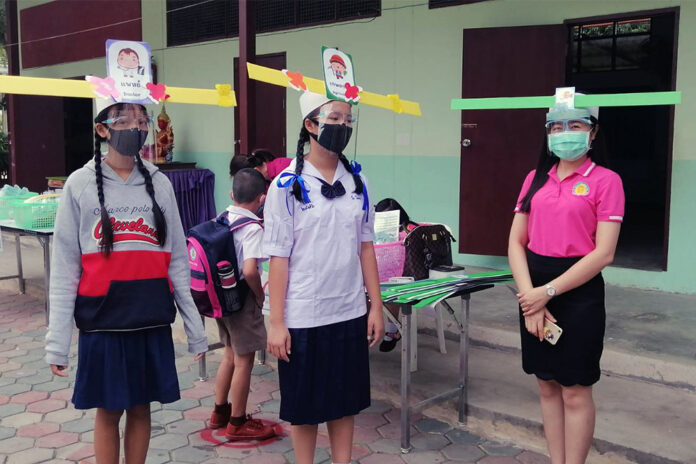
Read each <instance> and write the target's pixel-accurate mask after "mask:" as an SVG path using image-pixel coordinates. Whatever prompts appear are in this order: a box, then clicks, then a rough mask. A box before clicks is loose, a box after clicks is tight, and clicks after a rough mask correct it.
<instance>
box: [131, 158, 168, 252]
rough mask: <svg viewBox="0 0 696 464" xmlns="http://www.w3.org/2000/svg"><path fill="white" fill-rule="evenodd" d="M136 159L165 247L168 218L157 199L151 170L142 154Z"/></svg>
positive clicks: (156, 226)
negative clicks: (141, 156)
mask: <svg viewBox="0 0 696 464" xmlns="http://www.w3.org/2000/svg"><path fill="white" fill-rule="evenodd" d="M135 161H136V162H137V163H138V171H140V174H142V175H143V177H144V178H145V190H147V193H148V195H150V198H151V199H152V213H153V214H154V215H155V228H156V229H157V238H158V239H159V242H160V246H161V247H163V246H164V243H165V242H166V241H167V220H166V219H165V218H164V213H162V208H160V205H159V204H158V203H157V200H155V188H154V187H153V185H152V176H151V175H150V171H148V170H147V168H146V167H145V164H143V160H142V159H141V158H140V154H137V155H135Z"/></svg>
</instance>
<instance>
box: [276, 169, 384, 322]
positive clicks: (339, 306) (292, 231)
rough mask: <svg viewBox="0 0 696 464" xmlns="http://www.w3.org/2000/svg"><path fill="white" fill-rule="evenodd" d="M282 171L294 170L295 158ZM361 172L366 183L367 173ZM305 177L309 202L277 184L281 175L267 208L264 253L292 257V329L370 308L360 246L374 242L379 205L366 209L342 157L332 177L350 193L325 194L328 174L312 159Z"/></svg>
mask: <svg viewBox="0 0 696 464" xmlns="http://www.w3.org/2000/svg"><path fill="white" fill-rule="evenodd" d="M283 172H284V173H285V172H289V173H294V172H295V160H293V161H292V163H290V166H288V167H287V169H285V170H284V171H283ZM281 175H282V173H281ZM361 177H362V180H363V183H364V184H365V187H366V188H367V182H366V178H365V176H363V175H362V174H361ZM302 178H303V179H304V181H305V186H306V187H307V190H308V192H309V200H310V202H309V203H306V204H303V203H302V202H300V201H298V200H297V199H295V197H294V196H293V195H292V189H291V187H287V188H282V187H278V185H277V182H278V179H280V177H277V178H276V179H275V180H274V181H273V183H272V184H271V187H270V188H269V190H268V194H267V197H266V205H265V207H264V237H263V245H264V253H265V254H266V255H268V256H270V257H273V256H278V257H284V258H290V259H289V262H288V286H287V292H286V295H285V323H286V325H287V327H288V328H309V327H317V326H322V325H328V324H334V323H336V322H343V321H347V320H351V319H355V318H357V317H360V316H362V315H364V314H365V313H366V312H367V305H366V301H365V290H364V286H365V284H364V280H363V275H362V268H361V265H360V247H361V243H362V242H372V241H374V219H375V215H374V207H373V205H372V204H369V205H368V208H367V212H366V211H363V209H362V207H363V195H359V194H355V193H353V190H355V182H354V181H353V176H352V175H351V174H350V173H349V172H348V171H347V170H346V168H345V167H344V166H343V165H342V164H341V163H340V162H339V163H338V167H337V168H336V173H335V175H334V181H333V182H334V183H335V182H336V181H339V180H340V181H341V183H342V184H343V187H344V188H345V190H346V193H345V195H342V196H340V197H338V198H334V199H333V200H329V199H328V198H325V197H324V196H323V195H322V194H321V185H322V184H321V182H320V181H319V179H323V177H322V175H321V174H320V173H319V171H318V170H317V169H316V168H315V167H314V166H312V164H311V163H310V162H309V161H307V160H305V162H304V166H303V170H302ZM287 179H289V177H286V178H283V179H281V182H284V181H286V180H287ZM366 218H367V221H366V220H365V219H366Z"/></svg>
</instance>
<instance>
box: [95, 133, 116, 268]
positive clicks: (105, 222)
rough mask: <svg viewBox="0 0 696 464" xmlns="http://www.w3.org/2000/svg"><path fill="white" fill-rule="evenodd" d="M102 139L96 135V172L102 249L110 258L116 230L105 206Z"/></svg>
mask: <svg viewBox="0 0 696 464" xmlns="http://www.w3.org/2000/svg"><path fill="white" fill-rule="evenodd" d="M102 140H103V139H102V138H101V137H100V136H99V134H97V133H96V132H95V133H94V170H95V171H96V173H97V196H98V197H99V207H100V209H101V223H102V241H101V245H100V248H101V250H102V253H104V255H106V256H109V255H110V254H111V251H113V249H114V229H113V227H112V226H111V218H109V213H108V212H107V211H106V207H105V206H104V179H103V177H102V168H101V158H102V156H101V142H102Z"/></svg>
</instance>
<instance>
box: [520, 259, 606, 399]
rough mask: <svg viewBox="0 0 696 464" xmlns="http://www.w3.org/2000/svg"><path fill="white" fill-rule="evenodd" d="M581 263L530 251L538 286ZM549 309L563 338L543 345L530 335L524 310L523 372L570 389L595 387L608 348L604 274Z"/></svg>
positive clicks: (550, 304) (531, 270)
mask: <svg viewBox="0 0 696 464" xmlns="http://www.w3.org/2000/svg"><path fill="white" fill-rule="evenodd" d="M579 260H580V258H553V257H548V256H542V255H538V254H536V253H533V252H531V251H529V250H527V265H528V267H529V274H530V277H531V278H532V284H533V285H534V286H535V287H539V286H543V285H546V284H547V283H549V282H550V281H552V280H553V279H555V278H556V277H558V276H559V275H561V274H563V273H564V272H565V271H567V270H568V269H569V268H570V267H571V266H572V265H573V264H575V263H576V262H578V261H579ZM546 307H547V309H548V310H549V312H550V313H551V314H553V317H555V318H556V320H557V322H556V324H557V325H558V326H559V327H561V328H562V329H563V334H562V335H561V338H559V339H558V343H556V344H555V345H552V344H550V343H548V342H546V341H543V342H540V341H539V339H538V338H537V337H535V336H533V335H531V334H530V333H529V332H527V328H526V327H525V325H524V317H523V316H522V311H520V332H521V336H522V368H523V369H524V371H525V372H526V373H527V374H534V375H536V376H537V377H538V378H540V379H542V380H555V381H556V382H558V383H560V384H561V385H563V386H566V387H569V386H573V385H584V386H589V385H592V384H594V383H595V382H597V381H598V380H599V377H600V372H601V371H600V367H599V360H600V358H601V357H602V351H603V348H604V329H605V319H606V311H605V307H604V280H603V279H602V274H597V275H596V276H595V277H593V278H592V279H590V280H589V281H588V282H586V283H585V284H583V285H581V286H579V287H577V288H575V289H573V290H570V291H568V292H566V293H564V294H562V295H558V296H555V297H553V298H552V299H551V300H550V301H549V302H548V304H547V305H546Z"/></svg>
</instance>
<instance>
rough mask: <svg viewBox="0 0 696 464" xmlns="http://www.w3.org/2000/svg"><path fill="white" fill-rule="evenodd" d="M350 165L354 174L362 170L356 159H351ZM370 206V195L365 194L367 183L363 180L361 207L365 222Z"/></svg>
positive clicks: (367, 218) (368, 216) (358, 173)
mask: <svg viewBox="0 0 696 464" xmlns="http://www.w3.org/2000/svg"><path fill="white" fill-rule="evenodd" d="M350 167H351V169H352V170H353V174H355V175H358V176H359V175H360V173H361V172H362V166H360V163H358V162H357V161H355V160H353V161H351V162H350ZM369 207H370V197H369V196H368V194H367V185H365V182H363V205H362V209H363V211H365V222H368V220H369V218H370V215H369V213H368V211H367V209H368V208H369Z"/></svg>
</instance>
